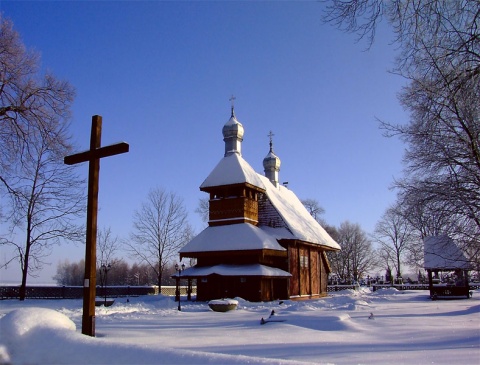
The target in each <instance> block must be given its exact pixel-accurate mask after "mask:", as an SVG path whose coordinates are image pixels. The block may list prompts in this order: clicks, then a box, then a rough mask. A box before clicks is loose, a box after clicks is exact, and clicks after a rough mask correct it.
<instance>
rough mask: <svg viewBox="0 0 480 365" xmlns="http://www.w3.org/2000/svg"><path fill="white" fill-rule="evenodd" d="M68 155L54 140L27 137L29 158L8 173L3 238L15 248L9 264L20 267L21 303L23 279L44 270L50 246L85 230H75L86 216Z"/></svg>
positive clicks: (77, 236) (61, 133)
mask: <svg viewBox="0 0 480 365" xmlns="http://www.w3.org/2000/svg"><path fill="white" fill-rule="evenodd" d="M57 132H58V134H57V138H65V139H66V136H65V135H64V131H63V130H58V131H57ZM34 137H37V139H34ZM66 152H67V151H66V150H64V149H59V147H58V145H56V142H55V141H54V140H50V139H47V140H46V139H44V138H43V136H42V135H36V136H32V135H30V136H29V141H28V156H25V158H24V162H23V164H20V165H17V166H16V168H15V169H13V170H12V171H14V174H15V178H12V179H10V185H9V186H10V189H11V191H12V193H11V194H10V196H9V197H10V200H9V201H10V214H9V216H8V223H9V225H10V234H9V235H8V236H4V237H3V238H4V243H5V244H6V245H9V246H11V247H13V248H14V251H13V252H12V256H11V259H10V260H16V261H18V262H19V263H20V266H21V270H22V284H21V287H20V300H23V299H24V298H25V296H24V294H25V288H26V283H27V276H28V275H29V274H30V275H34V273H35V271H36V270H39V269H41V268H42V266H43V264H44V263H45V258H46V257H47V256H48V255H50V253H51V251H52V249H53V246H54V245H57V244H60V243H61V242H62V241H63V240H72V241H80V240H81V238H82V237H83V230H82V229H81V228H80V227H78V226H77V225H76V219H77V218H78V217H79V216H80V215H82V214H83V212H84V197H83V194H82V187H83V181H82V180H80V179H79V178H78V177H77V176H76V175H75V173H74V171H73V169H72V168H71V167H69V166H66V165H64V164H63V156H64V155H65V153H66ZM21 237H23V240H22V239H21Z"/></svg>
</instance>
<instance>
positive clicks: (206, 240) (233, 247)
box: [180, 223, 285, 254]
mask: <svg viewBox="0 0 480 365" xmlns="http://www.w3.org/2000/svg"><path fill="white" fill-rule="evenodd" d="M239 250H277V251H285V248H283V247H282V246H280V244H279V243H278V242H277V240H276V238H275V237H274V236H272V235H270V234H269V233H267V232H266V231H265V230H263V229H261V228H259V227H257V226H254V225H253V224H249V223H238V224H230V225H225V226H212V227H207V228H205V229H204V230H203V231H202V232H200V233H199V234H198V235H197V236H196V237H194V238H193V239H192V240H191V241H190V242H189V243H187V244H186V245H185V246H184V247H183V248H182V249H181V250H180V254H185V253H191V252H212V251H239Z"/></svg>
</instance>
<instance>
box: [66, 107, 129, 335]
mask: <svg viewBox="0 0 480 365" xmlns="http://www.w3.org/2000/svg"><path fill="white" fill-rule="evenodd" d="M101 137H102V117H101V116H99V115H94V116H93V117H92V131H91V134H90V149H89V150H88V151H85V152H80V153H76V154H73V155H69V156H66V157H65V158H64V163H65V164H67V165H74V164H77V163H81V162H87V161H88V198H87V232H86V248H85V249H86V251H85V277H84V281H83V316H82V334H84V335H89V336H93V337H95V296H96V286H97V285H96V279H97V277H96V272H97V270H96V261H97V255H96V254H97V212H98V177H99V173H100V159H101V158H103V157H108V156H113V155H117V154H120V153H125V152H128V150H129V145H128V143H125V142H121V143H117V144H113V145H109V146H105V147H100V145H101Z"/></svg>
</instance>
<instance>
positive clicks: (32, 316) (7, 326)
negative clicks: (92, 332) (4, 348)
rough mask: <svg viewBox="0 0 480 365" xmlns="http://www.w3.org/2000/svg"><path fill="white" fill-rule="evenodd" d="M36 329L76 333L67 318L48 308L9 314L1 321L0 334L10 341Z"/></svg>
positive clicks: (20, 310) (15, 311)
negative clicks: (62, 330)
mask: <svg viewBox="0 0 480 365" xmlns="http://www.w3.org/2000/svg"><path fill="white" fill-rule="evenodd" d="M36 328H45V329H51V330H61V329H64V330H70V331H75V330H76V326H75V323H73V322H72V321H71V320H70V319H69V318H68V317H67V316H65V315H64V314H62V313H60V312H57V311H55V310H52V309H47V308H35V307H31V308H22V309H16V310H13V311H11V312H9V313H7V314H6V315H5V316H4V317H2V318H1V319H0V333H1V334H2V337H3V338H8V339H10V341H12V340H14V339H15V338H19V337H22V336H24V335H26V334H27V333H29V332H31V331H33V330H34V329H36Z"/></svg>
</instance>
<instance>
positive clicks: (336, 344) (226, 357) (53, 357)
mask: <svg viewBox="0 0 480 365" xmlns="http://www.w3.org/2000/svg"><path fill="white" fill-rule="evenodd" d="M237 299H238V301H239V305H238V309H237V310H234V311H230V312H226V313H219V312H213V311H211V310H210V309H209V307H208V305H207V303H200V302H199V303H192V302H185V301H184V302H182V311H181V312H179V311H178V310H177V303H175V302H174V301H173V300H172V298H169V297H163V296H145V297H136V298H130V301H129V302H127V301H126V298H119V299H117V300H116V302H115V304H114V305H112V306H111V307H106V308H104V307H97V309H96V337H95V338H94V337H89V336H85V335H82V334H81V317H82V301H81V300H27V301H25V302H19V301H17V300H4V301H1V302H0V359H2V361H3V363H11V364H203V363H208V364H245V363H249V364H290V363H316V364H449V365H451V364H473V365H475V364H480V291H479V290H477V291H474V294H473V298H471V299H468V300H467V299H457V300H439V301H431V300H430V299H429V298H428V292H427V291H404V292H400V291H397V290H395V289H384V290H378V291H376V292H371V291H370V290H369V289H368V288H362V289H360V290H358V291H351V290H346V291H343V292H338V293H335V294H332V295H331V297H328V298H324V299H320V300H308V301H284V302H283V303H280V302H269V303H250V302H245V301H243V300H241V299H239V298H237ZM272 310H274V311H275V315H274V316H273V317H272V318H274V319H277V320H279V321H278V322H268V323H266V324H264V325H261V324H260V320H261V318H262V317H263V318H265V319H266V318H268V317H269V315H270V313H271V311H272ZM371 314H373V316H372V315H371ZM370 317H372V318H370ZM8 359H9V360H8ZM2 361H0V363H2Z"/></svg>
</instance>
